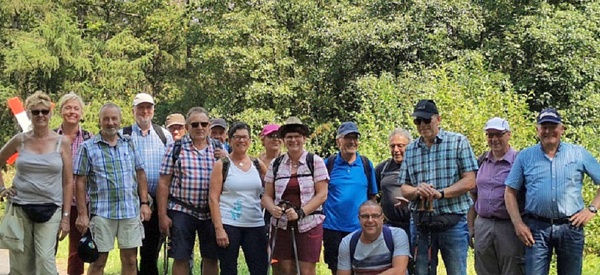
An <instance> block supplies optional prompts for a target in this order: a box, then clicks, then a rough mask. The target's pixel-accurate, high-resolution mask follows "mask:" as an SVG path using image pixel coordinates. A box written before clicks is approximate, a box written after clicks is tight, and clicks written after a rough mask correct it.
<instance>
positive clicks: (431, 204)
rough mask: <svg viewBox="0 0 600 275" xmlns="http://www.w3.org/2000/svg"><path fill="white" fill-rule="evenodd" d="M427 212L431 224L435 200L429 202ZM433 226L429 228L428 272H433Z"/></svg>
mask: <svg viewBox="0 0 600 275" xmlns="http://www.w3.org/2000/svg"><path fill="white" fill-rule="evenodd" d="M427 212H428V216H429V224H430V225H431V223H432V221H433V201H430V202H428V206H427ZM431 231H432V230H431V228H429V237H428V238H429V240H428V243H427V246H428V248H427V261H428V262H427V274H431V256H432V255H431V254H432V253H431V249H432V248H431V247H432V246H433V245H432V240H431Z"/></svg>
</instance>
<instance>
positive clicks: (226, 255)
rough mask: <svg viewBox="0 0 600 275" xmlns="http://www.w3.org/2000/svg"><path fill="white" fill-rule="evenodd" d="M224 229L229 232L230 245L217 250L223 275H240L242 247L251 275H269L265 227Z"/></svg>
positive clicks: (228, 226)
mask: <svg viewBox="0 0 600 275" xmlns="http://www.w3.org/2000/svg"><path fill="white" fill-rule="evenodd" d="M223 228H224V229H225V232H227V236H228V238H229V245H228V246H227V247H219V248H218V250H217V254H218V255H219V264H220V267H221V275H237V274H238V272H237V271H238V270H237V269H238V266H237V264H236V263H237V262H238V256H239V254H240V246H241V247H242V250H243V251H244V257H245V258H246V265H247V266H248V271H250V274H252V275H267V270H268V266H269V257H268V255H267V235H266V234H265V227H264V226H259V227H237V226H231V225H226V224H224V225H223Z"/></svg>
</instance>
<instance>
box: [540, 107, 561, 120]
mask: <svg viewBox="0 0 600 275" xmlns="http://www.w3.org/2000/svg"><path fill="white" fill-rule="evenodd" d="M544 122H550V123H556V124H558V123H561V122H562V117H561V116H560V114H559V113H558V111H556V109H554V108H546V109H544V110H542V111H541V112H540V114H539V115H538V116H537V124H542V123H544Z"/></svg>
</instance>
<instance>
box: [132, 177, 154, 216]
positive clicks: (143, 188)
mask: <svg viewBox="0 0 600 275" xmlns="http://www.w3.org/2000/svg"><path fill="white" fill-rule="evenodd" d="M135 174H136V177H137V181H138V194H139V196H140V203H144V202H145V203H146V204H142V206H140V215H141V218H142V220H144V221H148V220H150V216H151V215H152V210H150V206H149V205H148V204H147V203H148V178H147V177H146V172H144V169H138V170H135Z"/></svg>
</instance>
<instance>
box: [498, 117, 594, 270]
mask: <svg viewBox="0 0 600 275" xmlns="http://www.w3.org/2000/svg"><path fill="white" fill-rule="evenodd" d="M564 130H565V129H564V126H563V124H562V118H561V116H560V114H559V113H558V112H557V111H556V110H555V109H552V108H548V109H544V110H542V111H541V112H540V114H539V115H538V116H537V135H538V138H539V140H540V142H539V143H538V144H536V145H533V146H531V147H527V148H525V149H523V150H522V151H521V153H519V155H518V156H517V158H516V159H515V162H514V164H513V167H512V169H511V171H510V173H509V174H508V178H507V179H506V181H505V184H506V185H507V186H508V188H506V189H505V191H504V199H505V200H506V208H507V210H508V213H509V214H510V218H511V220H512V222H513V225H514V228H515V231H516V233H517V237H518V238H519V239H520V240H521V241H522V242H523V243H524V244H525V246H526V247H525V274H548V270H549V268H550V261H551V259H552V251H553V250H554V251H556V256H557V257H556V258H557V269H558V273H559V274H569V275H571V274H581V269H582V256H583V247H584V239H585V238H584V230H583V228H584V226H585V225H586V224H587V223H588V222H589V221H590V220H591V219H592V218H594V216H595V215H596V211H597V209H598V207H600V190H598V192H597V193H596V197H594V199H593V201H591V202H589V204H586V202H584V201H583V197H582V195H581V191H582V190H581V189H582V187H583V177H584V174H587V175H588V176H589V177H590V178H591V179H592V181H593V182H594V184H596V185H598V184H600V164H598V161H597V160H596V159H595V158H594V157H593V156H592V155H591V154H590V153H589V152H588V151H587V150H586V149H585V148H583V147H581V146H578V145H573V144H570V143H566V142H562V141H561V137H562V134H563V133H564ZM523 189H525V214H524V215H523V218H522V217H521V212H520V211H519V206H518V203H517V192H518V191H521V190H523Z"/></svg>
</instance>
